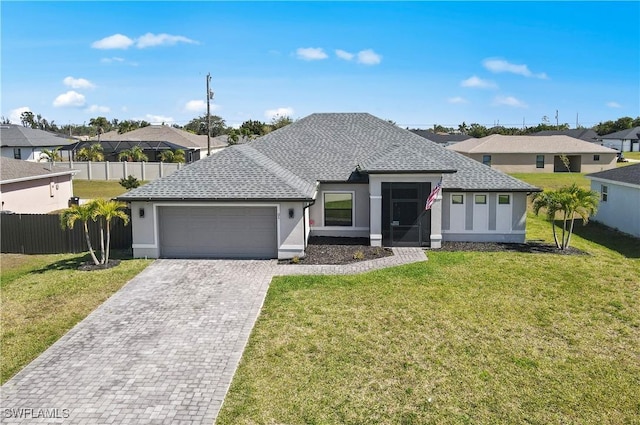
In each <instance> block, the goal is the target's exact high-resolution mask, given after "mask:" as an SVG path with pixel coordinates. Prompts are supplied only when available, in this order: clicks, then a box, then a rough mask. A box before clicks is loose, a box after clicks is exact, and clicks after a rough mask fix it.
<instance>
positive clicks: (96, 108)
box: [84, 105, 111, 114]
mask: <svg viewBox="0 0 640 425" xmlns="http://www.w3.org/2000/svg"><path fill="white" fill-rule="evenodd" d="M84 111H85V112H89V113H90V114H96V113H100V114H106V113H108V112H111V108H109V107H108V106H100V105H91V106H89V107H88V108H87V109H85V110H84Z"/></svg>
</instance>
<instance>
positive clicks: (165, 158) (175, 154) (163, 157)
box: [160, 149, 184, 163]
mask: <svg viewBox="0 0 640 425" xmlns="http://www.w3.org/2000/svg"><path fill="white" fill-rule="evenodd" d="M160 161H162V162H180V163H184V151H183V150H182V149H176V150H175V151H172V150H167V151H164V152H162V153H161V154H160Z"/></svg>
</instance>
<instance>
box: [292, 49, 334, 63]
mask: <svg viewBox="0 0 640 425" xmlns="http://www.w3.org/2000/svg"><path fill="white" fill-rule="evenodd" d="M296 56H297V57H298V59H302V60H305V61H317V60H322V59H326V58H328V57H329V56H328V55H327V54H326V53H325V52H324V50H323V49H322V48H321V47H300V48H299V49H297V50H296Z"/></svg>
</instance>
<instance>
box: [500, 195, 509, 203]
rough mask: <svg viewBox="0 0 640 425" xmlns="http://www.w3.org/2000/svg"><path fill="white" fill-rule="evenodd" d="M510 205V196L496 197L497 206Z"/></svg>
mask: <svg viewBox="0 0 640 425" xmlns="http://www.w3.org/2000/svg"><path fill="white" fill-rule="evenodd" d="M510 203H511V195H498V204H499V205H509V204H510Z"/></svg>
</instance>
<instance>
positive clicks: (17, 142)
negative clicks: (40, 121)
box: [0, 124, 72, 148]
mask: <svg viewBox="0 0 640 425" xmlns="http://www.w3.org/2000/svg"><path fill="white" fill-rule="evenodd" d="M71 142H72V140H70V139H68V138H66V137H65V136H62V135H58V134H54V133H50V132H48V131H44V130H38V129H35V128H30V127H24V126H21V125H16V124H2V125H0V144H1V145H2V146H3V147H17V148H19V147H56V146H65V145H68V144H70V143H71Z"/></svg>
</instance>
